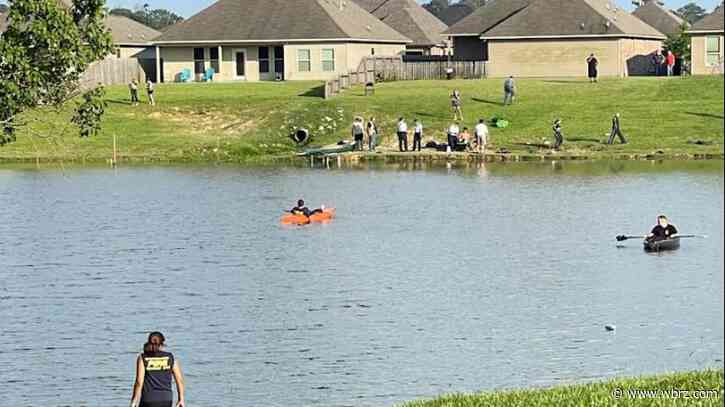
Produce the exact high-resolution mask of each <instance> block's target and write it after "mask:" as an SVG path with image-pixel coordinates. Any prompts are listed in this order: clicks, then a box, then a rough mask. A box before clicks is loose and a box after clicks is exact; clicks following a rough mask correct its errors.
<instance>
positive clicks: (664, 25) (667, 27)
mask: <svg viewBox="0 0 725 407" xmlns="http://www.w3.org/2000/svg"><path fill="white" fill-rule="evenodd" d="M632 14H633V15H634V16H635V17H637V18H639V19H640V20H642V21H644V22H645V23H647V24H648V25H650V26H652V27H654V28H655V29H657V31H659V32H661V33H663V34H676V33H678V32H679V31H680V28H681V27H682V24H686V22H685V20H683V19H682V18H680V17H679V16H677V15H676V14H675V13H673V12H672V11H670V10H668V9H666V8H664V7H662V6H661V5H660V4H659V3H658V2H656V1H648V2H646V3H645V4H644V5H642V6H640V7H637V9H636V10H634V12H632Z"/></svg>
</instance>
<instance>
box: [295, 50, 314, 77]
mask: <svg viewBox="0 0 725 407" xmlns="http://www.w3.org/2000/svg"><path fill="white" fill-rule="evenodd" d="M297 70H298V71H299V72H310V71H311V70H312V63H311V62H310V50H309V49H298V50H297Z"/></svg>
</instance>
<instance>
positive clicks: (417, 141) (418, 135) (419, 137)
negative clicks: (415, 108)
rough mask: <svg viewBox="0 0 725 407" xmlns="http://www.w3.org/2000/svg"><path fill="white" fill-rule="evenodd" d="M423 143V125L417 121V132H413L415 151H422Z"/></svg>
mask: <svg viewBox="0 0 725 407" xmlns="http://www.w3.org/2000/svg"><path fill="white" fill-rule="evenodd" d="M422 142H423V123H421V122H420V120H418V119H415V130H414V131H413V151H415V150H416V149H417V150H418V151H420V149H421V143H422Z"/></svg>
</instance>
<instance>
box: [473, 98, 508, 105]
mask: <svg viewBox="0 0 725 407" xmlns="http://www.w3.org/2000/svg"><path fill="white" fill-rule="evenodd" d="M471 100H473V101H474V102H478V103H486V104H489V105H496V106H503V103H501V102H497V101H494V100H490V99H479V98H471Z"/></svg>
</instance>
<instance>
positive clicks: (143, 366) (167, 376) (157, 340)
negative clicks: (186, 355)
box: [131, 332, 186, 407]
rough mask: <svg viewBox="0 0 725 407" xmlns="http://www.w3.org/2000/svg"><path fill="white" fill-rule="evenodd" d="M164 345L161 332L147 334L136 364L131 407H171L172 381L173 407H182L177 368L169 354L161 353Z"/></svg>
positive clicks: (181, 378)
mask: <svg viewBox="0 0 725 407" xmlns="http://www.w3.org/2000/svg"><path fill="white" fill-rule="evenodd" d="M165 341H166V339H165V338H164V335H163V334H162V333H161V332H152V333H151V334H149V338H148V341H147V342H146V344H145V345H144V347H143V353H142V354H140V355H139V356H138V359H137V360H136V381H135V382H134V384H133V394H132V397H131V407H172V406H173V404H174V394H173V392H172V389H171V381H172V378H173V381H175V382H176V390H177V392H178V398H179V400H178V401H177V402H176V407H184V406H185V405H186V401H185V400H184V378H183V376H182V374H181V367H180V366H179V361H178V360H176V359H175V358H174V355H173V354H172V353H169V352H166V351H164V342H165Z"/></svg>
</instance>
